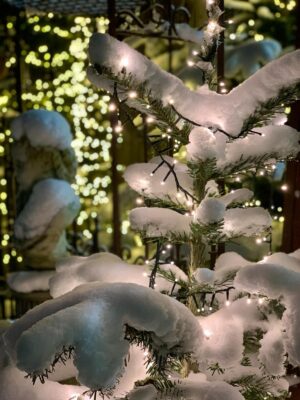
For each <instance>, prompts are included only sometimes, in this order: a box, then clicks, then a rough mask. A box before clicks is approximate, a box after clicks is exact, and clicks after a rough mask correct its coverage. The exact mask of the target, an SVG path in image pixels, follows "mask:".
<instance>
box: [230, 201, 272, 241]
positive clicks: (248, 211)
mask: <svg viewBox="0 0 300 400" xmlns="http://www.w3.org/2000/svg"><path fill="white" fill-rule="evenodd" d="M271 225H272V218H271V216H270V214H269V213H268V211H266V210H264V209H263V208H262V207H250V208H233V209H229V210H226V211H225V218H224V228H223V233H224V234H225V235H226V236H227V237H228V238H231V237H236V236H247V237H250V236H255V235H259V234H260V233H263V232H264V231H266V230H267V229H269V228H270V227H271Z"/></svg>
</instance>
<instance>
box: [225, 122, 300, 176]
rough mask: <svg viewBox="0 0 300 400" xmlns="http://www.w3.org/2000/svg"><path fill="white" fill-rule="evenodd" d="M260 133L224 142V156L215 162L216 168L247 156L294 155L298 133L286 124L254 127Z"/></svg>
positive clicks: (297, 146) (297, 143) (299, 135)
mask: <svg viewBox="0 0 300 400" xmlns="http://www.w3.org/2000/svg"><path fill="white" fill-rule="evenodd" d="M255 131H256V132H260V133H261V135H258V134H253V135H247V136H246V137H245V138H241V139H237V140H234V141H233V142H230V143H227V144H226V149H225V152H226V156H225V158H224V159H222V158H221V159H219V160H218V162H217V166H218V168H220V169H222V168H224V167H225V166H228V165H231V164H235V163H237V162H239V161H240V159H241V157H242V159H244V160H245V159H247V158H248V157H259V156H264V155H269V158H274V157H275V158H276V159H284V158H287V157H295V156H296V155H297V154H298V152H299V150H300V145H299V140H300V133H299V132H298V131H296V129H294V128H291V127H289V126H286V125H282V126H281V125H280V126H279V125H278V126H277V125H268V126H264V127H262V128H255Z"/></svg>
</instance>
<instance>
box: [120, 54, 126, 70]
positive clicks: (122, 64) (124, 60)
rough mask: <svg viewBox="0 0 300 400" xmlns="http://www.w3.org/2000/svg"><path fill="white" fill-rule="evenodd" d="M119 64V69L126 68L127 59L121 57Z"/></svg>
mask: <svg viewBox="0 0 300 400" xmlns="http://www.w3.org/2000/svg"><path fill="white" fill-rule="evenodd" d="M120 64H121V67H122V68H124V67H125V68H126V67H128V58H127V57H122V58H121V61H120Z"/></svg>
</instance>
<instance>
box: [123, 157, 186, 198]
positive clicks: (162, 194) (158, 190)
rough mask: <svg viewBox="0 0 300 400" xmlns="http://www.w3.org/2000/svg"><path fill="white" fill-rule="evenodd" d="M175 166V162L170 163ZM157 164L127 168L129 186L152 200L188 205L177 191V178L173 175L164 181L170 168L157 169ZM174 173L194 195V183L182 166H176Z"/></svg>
mask: <svg viewBox="0 0 300 400" xmlns="http://www.w3.org/2000/svg"><path fill="white" fill-rule="evenodd" d="M160 162H161V160H160ZM170 164H171V165H174V160H173V161H172V162H171V163H170ZM157 166H158V164H156V163H153V162H152V163H150V162H149V163H138V164H132V165H130V166H129V167H127V168H126V170H125V173H124V179H125V181H126V182H127V183H128V185H129V186H130V187H131V188H132V189H133V190H135V191H136V192H138V193H139V194H140V195H142V196H145V197H149V198H152V199H161V200H167V201H168V200H169V201H170V200H171V201H173V202H175V203H186V198H185V196H184V195H183V194H182V193H181V195H179V192H178V190H177V185H176V181H175V178H174V176H173V175H172V174H170V175H169V176H168V178H167V179H166V180H165V181H164V179H165V177H166V176H167V174H168V172H169V170H170V169H169V167H168V166H166V165H162V166H161V167H159V169H158V170H157V171H156V172H155V173H154V174H152V172H153V171H154V170H155V169H156V168H157ZM174 172H175V173H176V176H177V178H178V181H179V184H180V185H181V186H182V187H183V188H184V189H186V190H187V191H188V192H189V193H193V181H192V178H191V177H190V176H189V175H188V174H187V172H185V171H182V164H181V165H178V164H175V167H174Z"/></svg>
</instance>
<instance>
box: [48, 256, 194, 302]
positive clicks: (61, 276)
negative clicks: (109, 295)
mask: <svg viewBox="0 0 300 400" xmlns="http://www.w3.org/2000/svg"><path fill="white" fill-rule="evenodd" d="M160 268H162V269H164V270H171V271H172V272H173V273H175V275H176V276H177V277H178V278H180V279H183V280H187V276H186V275H185V273H184V272H183V271H181V270H180V269H179V268H178V267H176V265H171V264H166V265H161V266H160ZM150 273H151V264H148V265H132V264H128V263H126V262H125V261H123V260H122V259H121V258H119V257H118V256H116V255H114V254H111V253H96V254H93V255H91V256H89V257H80V258H79V259H78V257H69V258H67V259H66V260H65V262H63V261H62V262H61V263H60V264H59V266H58V269H57V272H56V274H55V275H54V277H53V278H52V279H51V281H50V293H51V296H52V297H58V296H61V295H62V294H65V293H67V292H70V291H71V290H73V289H74V288H75V287H77V286H79V285H82V284H84V283H89V282H102V283H112V282H123V283H125V282H127V283H137V284H139V285H142V286H146V287H148V286H149V276H150ZM155 283H156V284H155V289H156V290H157V291H167V292H168V291H170V290H171V288H172V286H173V284H172V283H171V282H168V281H166V280H165V279H163V278H161V277H159V276H157V278H156V282H155Z"/></svg>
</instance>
